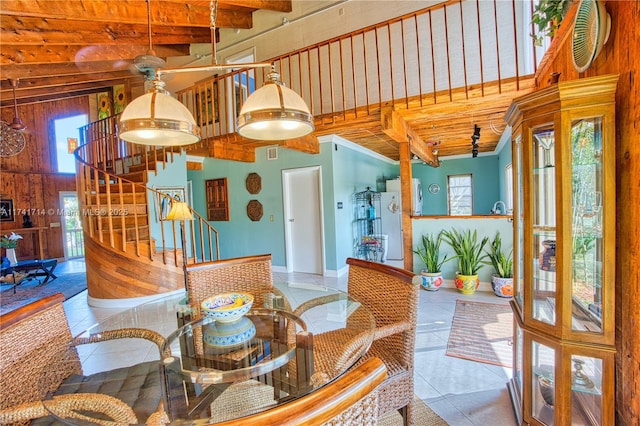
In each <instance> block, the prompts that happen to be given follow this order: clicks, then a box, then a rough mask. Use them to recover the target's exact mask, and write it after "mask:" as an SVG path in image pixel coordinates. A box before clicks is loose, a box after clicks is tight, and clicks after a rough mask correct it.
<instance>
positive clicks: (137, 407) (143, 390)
mask: <svg viewBox="0 0 640 426" xmlns="http://www.w3.org/2000/svg"><path fill="white" fill-rule="evenodd" d="M74 393H101V394H106V395H110V396H113V397H116V398H118V399H120V400H121V401H123V402H124V403H126V404H127V405H129V406H130V407H131V408H132V409H133V411H134V412H135V414H136V416H137V417H138V422H139V423H141V424H144V423H145V421H146V420H147V418H148V417H149V416H150V415H151V414H152V413H154V412H155V411H156V410H157V409H158V405H159V404H160V400H161V398H162V389H161V381H160V372H159V365H158V361H149V362H144V363H140V364H136V365H134V366H131V367H125V368H118V369H115V370H110V371H107V372H101V373H96V374H92V375H90V376H82V375H72V376H70V377H69V378H67V379H66V380H65V381H64V382H63V383H62V385H61V386H60V387H59V388H58V390H57V391H56V393H55V394H56V395H64V394H74ZM31 424H32V425H45V424H56V421H55V420H54V419H53V418H52V417H43V418H40V419H36V420H34V421H32V422H31Z"/></svg>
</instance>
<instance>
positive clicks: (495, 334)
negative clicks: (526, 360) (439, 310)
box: [446, 299, 513, 367]
mask: <svg viewBox="0 0 640 426" xmlns="http://www.w3.org/2000/svg"><path fill="white" fill-rule="evenodd" d="M512 342H513V314H512V313H511V307H510V306H509V305H507V304H500V303H486V302H470V301H467V300H460V299H458V300H457V301H456V310H455V313H454V315H453V323H452V325H451V332H450V333H449V341H448V342H447V351H446V354H447V355H448V356H453V357H457V358H464V359H469V360H472V361H477V362H484V363H487V364H494V365H501V366H503V367H512V361H511V360H512V356H513V354H512V349H513V345H512Z"/></svg>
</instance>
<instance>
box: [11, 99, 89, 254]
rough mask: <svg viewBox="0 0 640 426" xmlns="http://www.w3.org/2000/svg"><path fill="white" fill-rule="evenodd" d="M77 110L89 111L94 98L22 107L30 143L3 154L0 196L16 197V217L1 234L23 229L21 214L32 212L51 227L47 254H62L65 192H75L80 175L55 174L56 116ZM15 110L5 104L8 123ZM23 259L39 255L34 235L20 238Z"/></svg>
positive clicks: (36, 223) (37, 223)
mask: <svg viewBox="0 0 640 426" xmlns="http://www.w3.org/2000/svg"><path fill="white" fill-rule="evenodd" d="M76 114H89V97H88V96H83V97H78V98H71V99H64V100H59V101H53V102H43V103H37V104H29V105H24V106H19V107H18V115H19V116H20V118H21V119H22V121H23V123H24V124H25V125H26V126H27V129H26V130H25V131H24V132H25V138H26V146H25V148H24V150H23V151H22V152H21V153H20V154H18V155H16V156H13V157H8V158H0V194H1V196H2V198H9V199H12V200H13V207H14V209H15V213H16V215H15V220H14V221H13V222H0V233H2V234H6V233H7V232H9V231H10V230H12V229H16V228H22V212H23V211H25V210H30V211H31V212H32V213H33V214H31V220H32V222H33V225H34V226H38V227H40V226H42V227H46V228H47V230H46V231H45V239H44V240H45V241H44V249H45V257H47V258H63V257H64V248H63V245H62V228H61V227H53V228H52V227H51V224H52V223H54V224H55V223H61V222H62V217H61V216H60V215H61V213H63V212H62V207H61V206H60V200H59V193H60V191H75V190H76V184H75V176H74V175H71V174H61V173H56V169H57V167H56V164H57V159H56V151H55V140H54V120H56V119H58V118H63V117H67V116H70V115H76ZM13 116H14V111H13V108H2V109H1V110H0V117H1V118H2V120H3V121H6V122H11V120H13ZM17 254H18V259H29V258H36V257H38V255H37V248H36V247H34V243H33V242H32V241H31V239H28V238H27V239H25V240H23V241H21V242H20V244H19V246H18V250H17Z"/></svg>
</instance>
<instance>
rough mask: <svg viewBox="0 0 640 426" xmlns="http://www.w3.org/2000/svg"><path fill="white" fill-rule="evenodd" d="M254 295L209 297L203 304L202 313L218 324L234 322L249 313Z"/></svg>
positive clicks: (233, 294) (231, 294)
mask: <svg viewBox="0 0 640 426" xmlns="http://www.w3.org/2000/svg"><path fill="white" fill-rule="evenodd" d="M251 305H253V295H251V294H249V293H222V294H217V295H215V296H211V297H207V298H206V299H204V300H203V301H202V303H201V307H202V313H203V314H204V315H206V316H208V317H211V318H213V319H215V320H216V321H218V322H222V323H225V322H234V321H237V320H238V319H240V318H241V317H242V316H243V315H244V314H246V313H247V312H249V309H251Z"/></svg>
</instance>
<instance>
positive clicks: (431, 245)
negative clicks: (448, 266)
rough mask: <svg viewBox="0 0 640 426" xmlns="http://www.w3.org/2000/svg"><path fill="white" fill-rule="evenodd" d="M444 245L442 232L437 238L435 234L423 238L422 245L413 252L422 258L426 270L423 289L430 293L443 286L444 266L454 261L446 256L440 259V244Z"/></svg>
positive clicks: (422, 271)
mask: <svg viewBox="0 0 640 426" xmlns="http://www.w3.org/2000/svg"><path fill="white" fill-rule="evenodd" d="M441 243H442V231H440V232H438V235H437V236H435V237H434V236H433V234H428V235H423V236H422V245H421V246H418V247H417V248H416V249H415V250H412V251H413V252H414V253H415V254H417V255H418V257H420V259H421V260H422V263H424V265H425V269H422V270H421V271H420V273H421V274H422V288H424V289H425V290H429V291H437V290H438V289H440V286H441V285H442V270H441V268H442V265H443V264H444V263H445V262H447V261H449V260H451V259H454V258H453V257H448V256H447V255H445V256H444V257H443V258H441V257H440V244H441Z"/></svg>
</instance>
